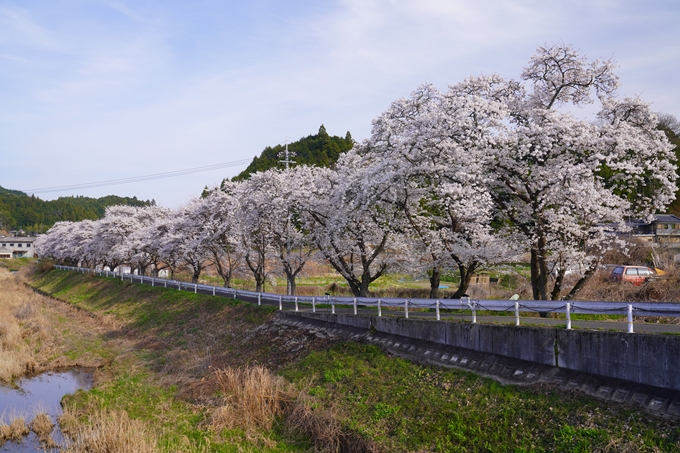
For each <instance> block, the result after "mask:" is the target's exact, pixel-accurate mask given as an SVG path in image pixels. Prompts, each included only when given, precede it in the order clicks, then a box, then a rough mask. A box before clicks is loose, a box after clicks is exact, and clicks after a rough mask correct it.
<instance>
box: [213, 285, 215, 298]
mask: <svg viewBox="0 0 680 453" xmlns="http://www.w3.org/2000/svg"><path fill="white" fill-rule="evenodd" d="M214 295H215V287H214V286H213V296H214Z"/></svg>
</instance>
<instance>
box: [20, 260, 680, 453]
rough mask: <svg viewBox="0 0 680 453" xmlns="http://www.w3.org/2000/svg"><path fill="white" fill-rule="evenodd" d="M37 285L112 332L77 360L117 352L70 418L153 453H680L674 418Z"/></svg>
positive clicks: (265, 317)
mask: <svg viewBox="0 0 680 453" xmlns="http://www.w3.org/2000/svg"><path fill="white" fill-rule="evenodd" d="M29 282H30V284H31V285H33V286H35V287H37V288H39V289H41V290H43V291H46V292H48V293H50V294H52V295H54V296H55V297H56V298H58V299H60V300H62V301H64V303H63V305H66V306H68V305H71V306H74V307H78V308H79V309H76V310H74V311H76V312H78V313H80V314H81V315H83V316H84V317H85V318H88V319H87V320H84V321H83V325H84V326H85V325H90V326H92V329H95V328H102V329H103V330H102V331H99V333H97V334H96V335H95V337H96V338H95V339H93V341H90V342H88V344H89V351H86V350H85V349H83V348H80V349H76V350H74V352H72V353H70V354H71V356H72V357H73V360H78V358H79V357H80V356H81V355H83V354H85V353H88V354H90V355H91V356H97V355H99V356H101V357H104V356H106V353H104V351H110V354H112V355H111V356H108V357H111V358H112V360H110V361H108V362H106V363H104V365H103V366H101V367H100V368H99V370H98V371H97V373H96V375H95V388H94V389H93V390H91V391H89V392H78V393H77V394H76V395H74V396H73V397H69V398H67V405H68V407H69V414H70V416H71V417H72V418H71V421H75V423H76V424H78V425H81V426H91V425H92V424H93V423H94V422H95V421H96V418H97V416H100V415H102V414H104V417H103V418H102V417H100V418H99V419H100V420H101V419H106V417H107V416H108V417H109V418H112V417H113V419H114V420H119V421H120V423H122V420H127V421H126V423H127V424H128V425H130V424H135V425H134V426H136V428H135V430H136V431H137V432H143V433H145V435H146V439H152V440H153V442H154V443H153V445H151V444H149V445H151V447H149V448H151V450H149V451H168V452H172V451H272V452H274V451H287V452H288V451H291V452H292V451H314V449H315V448H316V449H317V450H319V449H326V450H329V451H390V452H392V451H397V452H398V451H442V452H443V451H564V452H567V451H650V452H651V451H680V444H679V440H680V429H679V428H678V426H677V424H676V423H674V422H670V421H665V420H662V419H654V418H651V417H650V416H649V415H648V414H646V413H642V412H637V411H635V410H632V409H630V408H627V407H622V406H619V405H617V404H614V403H609V402H603V401H599V400H595V399H592V398H588V397H584V396H582V395H578V394H574V393H569V392H560V391H557V389H555V388H551V387H549V386H533V387H523V388H519V387H516V386H504V385H500V384H498V383H496V382H494V381H491V380H489V379H484V378H481V377H478V376H476V375H474V374H470V373H465V372H460V371H456V370H445V369H441V368H436V367H428V366H421V365H417V364H413V363H411V362H408V361H406V360H403V359H399V358H394V357H389V356H387V355H386V354H385V353H384V352H382V351H381V350H379V349H378V348H376V347H375V346H372V345H365V344H358V343H339V342H338V341H337V340H334V339H332V338H329V337H327V336H326V335H324V334H323V333H322V332H318V331H316V332H315V331H313V330H312V331H310V330H304V329H297V328H292V327H289V326H284V325H280V324H277V323H276V322H275V320H274V319H273V316H272V313H273V312H272V309H271V308H267V307H256V306H251V305H248V304H244V303H239V302H238V301H231V300H226V299H221V298H213V297H211V296H204V295H200V294H199V295H195V294H188V293H186V292H179V291H173V290H170V289H163V288H151V287H148V286H147V287H143V286H140V285H134V284H130V283H129V282H120V281H118V280H113V279H104V278H98V277H92V276H88V275H82V274H73V273H68V272H61V271H51V272H48V273H45V274H34V275H33V276H31V277H29ZM55 303H57V304H59V303H60V302H57V301H55ZM85 330H87V329H85ZM76 344H77V342H76ZM98 351H102V353H101V354H99V353H98ZM66 356H67V357H68V354H66ZM234 383H236V384H234ZM248 383H250V384H253V383H254V384H255V385H246V384H248ZM246 388H247V389H250V390H248V391H246V392H245V393H244V392H240V393H239V391H238V389H246ZM258 389H259V390H258ZM258 401H259V403H257V402H258ZM271 401H277V403H276V404H275V405H273V404H272V405H269V404H268V402H271ZM256 403H257V404H256ZM254 408H259V409H258V410H255V409H254ZM107 414H108V415H107ZM112 414H113V415H112ZM257 414H260V415H257ZM116 417H118V418H116Z"/></svg>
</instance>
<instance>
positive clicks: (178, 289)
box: [177, 282, 182, 291]
mask: <svg viewBox="0 0 680 453" xmlns="http://www.w3.org/2000/svg"><path fill="white" fill-rule="evenodd" d="M177 291H182V282H177Z"/></svg>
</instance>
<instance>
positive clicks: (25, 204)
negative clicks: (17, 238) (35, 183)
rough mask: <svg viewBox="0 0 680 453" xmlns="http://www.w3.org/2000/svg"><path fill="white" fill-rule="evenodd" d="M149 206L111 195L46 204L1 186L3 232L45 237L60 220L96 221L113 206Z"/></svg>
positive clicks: (68, 198) (67, 199) (0, 213)
mask: <svg viewBox="0 0 680 453" xmlns="http://www.w3.org/2000/svg"><path fill="white" fill-rule="evenodd" d="M121 204H124V205H130V206H149V205H151V204H155V202H154V201H143V200H138V199H137V197H132V198H129V197H117V196H115V195H108V196H106V197H101V198H89V197H83V196H78V197H59V198H58V199H56V200H51V201H45V200H41V199H40V198H38V197H36V196H29V195H27V194H25V193H24V192H20V191H18V190H9V189H5V188H3V187H2V186H0V230H12V229H23V230H25V231H27V232H35V233H42V232H44V231H47V230H48V229H49V228H50V227H51V226H52V225H54V223H55V222H59V221H61V220H70V221H78V220H85V219H90V220H95V219H99V218H101V217H102V216H103V215H104V210H105V209H106V207H107V206H112V205H121Z"/></svg>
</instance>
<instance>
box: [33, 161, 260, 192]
mask: <svg viewBox="0 0 680 453" xmlns="http://www.w3.org/2000/svg"><path fill="white" fill-rule="evenodd" d="M250 162H251V159H241V160H235V161H231V162H223V163H221V164H213V165H206V166H203V167H195V168H187V169H184V170H174V171H167V172H163V173H154V174H151V175H142V176H133V177H130V178H120V179H109V180H106V181H97V182H86V183H82V184H70V185H66V186H54V187H41V188H38V189H27V190H22V192H24V193H32V194H37V193H48V192H64V191H67V190H76V189H91V188H95V187H106V186H114V185H119V184H130V183H134V182H143V181H151V180H154V179H162V178H174V177H176V176H184V175H190V174H193V173H201V172H206V171H213V170H220V169H223V168H229V167H238V166H241V165H245V164H248V163H250Z"/></svg>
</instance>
